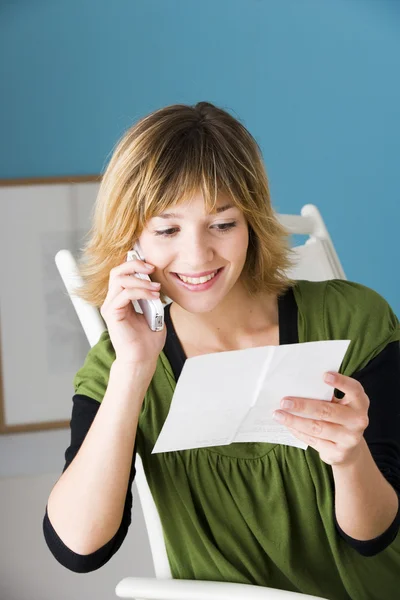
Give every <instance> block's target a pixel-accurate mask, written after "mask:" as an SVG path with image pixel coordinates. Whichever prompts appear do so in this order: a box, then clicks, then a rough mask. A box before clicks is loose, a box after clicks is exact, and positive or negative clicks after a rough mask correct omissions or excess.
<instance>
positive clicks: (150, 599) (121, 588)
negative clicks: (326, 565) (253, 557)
mask: <svg viewBox="0 0 400 600" xmlns="http://www.w3.org/2000/svg"><path fill="white" fill-rule="evenodd" d="M115 593H116V595H117V596H118V597H119V598H134V599H136V600H139V599H140V600H210V599H211V600H253V599H254V600H258V599H259V600H261V599H263V600H295V599H298V600H316V599H317V600H324V599H323V598H319V597H318V596H309V595H308V594H299V593H297V592H287V591H285V590H276V589H273V588H267V587H261V586H257V585H247V584H244V583H228V582H220V581H192V580H188V579H153V578H144V577H126V578H125V579H122V581H120V582H119V584H118V585H117V587H116V588H115Z"/></svg>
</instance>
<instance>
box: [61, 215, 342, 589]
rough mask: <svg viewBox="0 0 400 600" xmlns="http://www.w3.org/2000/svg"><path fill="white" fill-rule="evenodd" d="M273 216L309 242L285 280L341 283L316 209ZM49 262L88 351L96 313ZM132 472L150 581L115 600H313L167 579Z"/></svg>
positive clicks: (96, 330) (140, 476)
mask: <svg viewBox="0 0 400 600" xmlns="http://www.w3.org/2000/svg"><path fill="white" fill-rule="evenodd" d="M277 216H278V219H279V221H280V222H281V223H282V224H283V225H284V226H285V227H286V229H287V230H288V231H290V233H291V234H306V235H308V236H309V237H308V239H307V241H306V243H305V244H304V245H303V246H297V247H295V252H296V255H297V257H298V261H297V264H296V266H295V267H294V269H293V270H291V272H290V273H289V275H290V276H291V277H293V278H294V279H308V280H311V281H321V280H325V279H346V277H345V274H344V271H343V269H342V266H341V264H340V261H339V258H338V256H337V254H336V252H335V249H334V247H333V244H332V241H331V238H330V236H329V234H328V231H327V229H326V227H325V224H324V222H323V219H322V217H321V215H320V213H319V211H318V209H317V207H316V206H313V205H311V204H308V205H306V206H304V207H303V208H302V210H301V215H300V216H299V215H277ZM55 260H56V265H57V268H58V270H59V272H60V275H61V277H62V279H63V281H64V284H65V286H66V288H67V291H68V294H69V296H70V298H71V300H72V303H73V305H74V307H75V310H76V312H77V315H78V318H79V320H80V322H81V324H82V327H83V329H84V331H85V334H86V337H87V339H88V341H89V344H90V346H94V345H95V344H96V343H97V341H98V340H99V337H100V335H101V334H102V332H103V331H104V330H105V329H106V326H105V323H104V321H103V319H102V317H101V315H100V312H99V311H98V310H97V309H96V308H94V307H93V306H91V305H89V304H88V303H86V302H84V301H83V300H82V299H80V298H78V297H77V296H76V295H75V294H74V291H75V290H76V289H77V288H78V287H79V286H80V285H82V279H81V277H80V275H79V272H78V267H77V263H76V261H75V259H74V257H73V256H72V254H71V252H69V251H68V250H60V251H59V252H58V253H57V255H56V257H55ZM135 466H136V476H135V481H136V485H137V489H138V493H139V498H140V503H141V505H142V510H143V515H144V520H145V523H146V528H147V533H148V537H149V542H150V548H151V553H152V558H153V563H154V570H155V573H156V579H152V578H137V577H127V578H125V579H123V580H122V581H120V583H119V584H118V585H117V587H116V594H117V596H118V597H120V598H131V599H132V598H137V599H138V598H141V599H153V600H157V599H160V600H210V599H212V600H233V599H238V600H239V599H240V600H251V599H253V598H254V599H257V598H264V599H268V600H275V599H276V600H284V599H287V600H294V599H295V598H298V599H299V600H300V598H301V599H302V600H307V599H311V598H313V599H314V600H316V599H317V596H309V595H305V594H298V593H295V592H287V591H283V590H276V589H272V588H266V587H260V586H253V585H244V584H234V583H228V582H226V583H225V582H210V581H188V580H174V579H172V575H171V571H170V567H169V563H168V558H167V552H166V548H165V543H164V537H163V532H162V526H161V521H160V518H159V515H158V512H157V509H156V505H155V503H154V501H153V497H152V495H151V492H150V488H149V486H148V484H147V481H146V477H145V474H144V469H143V465H142V461H141V458H140V456H139V455H138V454H137V455H136V464H135ZM320 600H322V599H320Z"/></svg>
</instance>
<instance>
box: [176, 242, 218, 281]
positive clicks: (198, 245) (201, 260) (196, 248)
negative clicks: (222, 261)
mask: <svg viewBox="0 0 400 600" xmlns="http://www.w3.org/2000/svg"><path fill="white" fill-rule="evenodd" d="M181 251H182V257H183V265H185V264H186V265H187V270H188V272H194V273H195V272H200V271H206V270H207V268H208V266H209V265H210V263H212V262H213V260H214V256H215V251H214V249H213V247H212V244H211V240H210V239H208V238H207V236H205V235H201V234H198V233H191V234H189V235H188V236H187V237H186V239H185V242H184V244H183V246H182V249H181Z"/></svg>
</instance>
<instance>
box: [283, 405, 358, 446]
mask: <svg viewBox="0 0 400 600" xmlns="http://www.w3.org/2000/svg"><path fill="white" fill-rule="evenodd" d="M273 417H274V419H275V420H276V421H278V422H279V423H282V425H285V426H286V427H289V428H293V429H296V431H298V432H300V433H302V434H304V435H308V436H312V437H316V438H318V439H324V440H329V441H331V442H334V443H342V444H345V445H347V444H350V445H351V444H352V443H353V437H354V434H353V433H352V432H350V431H349V430H348V429H345V428H344V427H342V425H337V424H335V423H327V422H325V421H320V420H317V419H304V418H303V417H297V416H295V415H291V414H290V413H285V412H284V411H280V410H278V411H275V412H274V415H273Z"/></svg>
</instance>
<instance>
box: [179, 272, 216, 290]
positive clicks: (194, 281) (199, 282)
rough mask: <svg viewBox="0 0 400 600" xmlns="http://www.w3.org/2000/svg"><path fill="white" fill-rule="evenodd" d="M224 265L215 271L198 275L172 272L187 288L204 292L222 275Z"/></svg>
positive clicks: (180, 283)
mask: <svg viewBox="0 0 400 600" xmlns="http://www.w3.org/2000/svg"><path fill="white" fill-rule="evenodd" d="M223 269H224V267H221V268H220V269H216V270H215V271H208V272H207V274H201V276H197V277H187V276H185V275H180V274H179V275H178V273H172V275H173V276H174V277H175V279H176V281H177V283H178V284H179V285H181V286H183V287H184V288H185V289H187V290H190V291H191V292H202V291H205V290H208V289H210V288H211V287H212V286H213V285H215V283H216V282H217V280H218V279H219V278H220V276H221V272H222V271H223Z"/></svg>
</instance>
